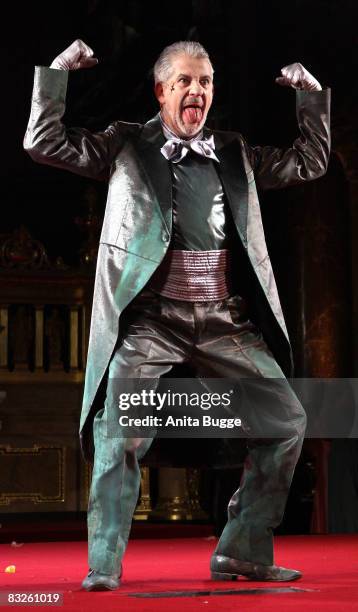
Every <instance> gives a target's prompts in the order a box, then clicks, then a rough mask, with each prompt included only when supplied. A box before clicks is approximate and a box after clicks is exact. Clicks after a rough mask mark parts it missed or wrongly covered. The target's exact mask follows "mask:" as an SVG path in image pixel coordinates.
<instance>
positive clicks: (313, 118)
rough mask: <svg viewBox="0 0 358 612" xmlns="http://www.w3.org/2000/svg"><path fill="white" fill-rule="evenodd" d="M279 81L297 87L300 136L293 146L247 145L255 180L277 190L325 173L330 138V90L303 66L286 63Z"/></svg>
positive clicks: (265, 187)
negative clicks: (324, 87)
mask: <svg viewBox="0 0 358 612" xmlns="http://www.w3.org/2000/svg"><path fill="white" fill-rule="evenodd" d="M276 82H277V83H278V84H280V85H284V86H290V87H293V88H294V89H296V90H297V91H296V114H297V121H298V127H299V130H300V136H299V138H297V139H296V140H295V141H294V143H293V145H292V147H290V148H288V149H281V148H278V147H272V146H257V147H250V146H249V145H246V152H247V154H248V156H249V159H250V162H251V165H252V168H253V170H254V173H255V177H256V181H257V183H258V185H259V187H260V188H262V189H278V188H281V187H287V186H289V185H294V184H295V183H300V182H302V181H311V180H313V179H316V178H318V177H320V176H322V175H323V174H325V172H326V170H327V166H328V160H329V153H330V146H331V138H330V93H331V92H330V89H325V90H322V87H321V85H320V84H319V82H318V81H317V80H316V79H315V78H314V77H313V76H312V75H311V74H310V73H309V72H308V71H307V70H306V69H305V68H304V67H303V66H302V64H299V63H295V64H290V65H289V66H285V67H284V68H282V70H281V76H280V77H277V79H276Z"/></svg>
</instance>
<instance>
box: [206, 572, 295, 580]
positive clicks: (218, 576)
mask: <svg viewBox="0 0 358 612" xmlns="http://www.w3.org/2000/svg"><path fill="white" fill-rule="evenodd" d="M240 576H243V577H244V578H247V579H248V580H254V581H255V582H292V581H293V580H298V579H299V578H301V575H298V576H292V578H262V577H261V578H260V577H258V576H252V575H248V574H227V573H225V572H211V580H230V581H234V580H237V579H238V578H239V577H240Z"/></svg>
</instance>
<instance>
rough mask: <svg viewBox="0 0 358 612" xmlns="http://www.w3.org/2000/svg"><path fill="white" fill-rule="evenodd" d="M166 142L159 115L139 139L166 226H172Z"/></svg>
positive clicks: (141, 152) (139, 147)
mask: <svg viewBox="0 0 358 612" xmlns="http://www.w3.org/2000/svg"><path fill="white" fill-rule="evenodd" d="M164 143H165V138H164V135H163V132H162V126H161V123H160V119H159V115H156V117H154V118H153V119H151V120H150V121H148V123H146V124H145V125H144V127H143V129H142V131H141V133H140V135H139V138H138V141H137V150H138V154H139V158H140V162H141V164H142V166H143V168H144V170H145V173H146V175H147V177H148V181H149V183H150V184H151V185H152V188H153V192H154V194H155V196H156V199H157V204H158V205H159V209H160V212H161V216H162V218H163V221H164V223H165V225H166V228H167V230H168V232H169V234H170V233H171V227H172V179H171V173H170V165H169V162H168V160H166V159H165V157H164V156H163V155H162V153H161V152H160V149H161V147H162V146H163V144H164Z"/></svg>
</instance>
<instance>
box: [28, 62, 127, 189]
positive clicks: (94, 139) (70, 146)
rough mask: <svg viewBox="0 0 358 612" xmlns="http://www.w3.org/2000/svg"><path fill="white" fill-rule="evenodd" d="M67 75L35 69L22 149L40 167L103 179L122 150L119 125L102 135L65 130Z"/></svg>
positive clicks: (80, 129) (48, 69)
mask: <svg viewBox="0 0 358 612" xmlns="http://www.w3.org/2000/svg"><path fill="white" fill-rule="evenodd" d="M67 81H68V72H67V71H65V70H54V69H51V68H45V67H42V66H41V67H40V66H37V67H36V68H35V80H34V88H33V94H32V103H31V113H30V119H29V123H28V126H27V130H26V134H25V138H24V149H25V150H26V151H27V152H28V153H29V155H30V156H31V158H32V159H33V160H34V161H36V162H40V163H43V164H48V165H50V166H55V167H57V168H62V169H64V170H70V171H71V172H75V173H76V174H81V175H83V176H87V177H91V178H102V176H103V174H106V173H107V171H108V166H110V164H111V162H112V160H113V158H114V156H115V155H116V153H117V152H118V150H119V149H120V147H121V140H122V138H121V135H120V122H119V121H118V122H115V123H113V124H112V125H110V126H108V128H107V129H106V130H104V131H103V132H97V133H92V132H90V131H89V130H86V129H83V128H69V129H67V128H66V127H65V125H64V123H63V122H62V118H63V115H64V112H65V100H66V91H67Z"/></svg>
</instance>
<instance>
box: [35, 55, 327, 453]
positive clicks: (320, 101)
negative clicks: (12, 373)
mask: <svg viewBox="0 0 358 612" xmlns="http://www.w3.org/2000/svg"><path fill="white" fill-rule="evenodd" d="M67 78H68V73H67V72H66V71H60V70H53V69H50V68H44V67H37V68H36V69H35V83H34V90H33V98H32V107H31V115H30V120H29V124H28V128H27V131H26V135H25V140H24V147H25V149H26V150H27V151H28V153H29V154H30V156H31V157H32V159H34V160H35V161H37V162H40V163H44V164H49V165H51V166H56V167H58V168H63V169H66V170H70V171H72V172H75V173H77V174H81V175H83V176H88V177H91V178H96V177H98V178H99V177H102V176H103V175H104V174H106V173H109V189H108V199H107V205H106V212H105V217H104V222H103V228H102V234H101V238H100V245H99V252H98V261H97V272H96V280H95V289H94V298H93V310H92V320H91V331H90V340H89V348H88V360H87V368H86V379H85V390H84V399H83V407H82V414H81V422H80V432H81V434H82V448H83V450H84V454H85V456H87V457H88V456H90V455H91V448H90V447H91V444H90V438H89V436H88V435H87V434H88V433H89V432H91V429H92V428H91V427H89V426H88V425H89V424H90V422H91V419H88V418H87V417H88V416H89V414H90V412H91V414H93V412H94V411H95V408H93V410H92V411H91V408H92V406H93V407H94V401H95V398H96V395H97V392H98V389H99V386H100V383H101V381H102V379H103V377H104V375H105V373H106V370H107V366H108V363H109V361H110V358H111V355H112V352H113V349H114V347H115V344H116V342H117V338H118V334H119V331H120V316H121V313H122V312H123V310H124V308H125V307H126V306H127V305H128V304H129V303H130V302H131V300H133V298H135V296H136V295H137V294H138V293H139V292H140V291H141V289H142V288H143V287H144V285H145V284H146V283H147V282H148V280H149V278H150V277H151V275H152V274H153V273H154V271H155V270H156V268H157V267H158V265H159V264H160V262H161V261H162V259H163V257H164V255H165V253H166V251H167V249H168V245H169V241H170V236H171V229H172V201H171V187H172V185H171V173H170V166H169V163H168V161H167V160H166V159H165V158H164V157H163V155H162V154H161V152H160V147H161V146H162V145H163V144H164V142H165V140H164V137H163V135H162V130H161V125H160V121H159V117H158V116H157V117H155V118H154V119H152V120H151V121H149V122H148V123H146V124H145V125H140V124H133V123H125V122H123V121H115V122H114V123H113V124H111V125H110V126H109V127H108V128H107V129H106V130H105V131H103V132H98V133H91V132H89V131H88V130H86V129H79V128H70V129H68V128H66V127H65V125H64V124H63V123H62V116H63V114H64V110H65V97H66V89H67ZM296 101H297V118H298V124H299V129H300V136H299V138H297V140H295V142H294V143H293V145H292V147H291V148H288V149H285V150H282V149H278V148H275V147H271V146H257V147H251V146H249V145H248V144H247V143H246V142H245V140H244V139H243V137H242V136H241V135H240V134H239V133H235V132H221V131H215V132H214V138H215V144H216V154H217V157H218V158H219V160H220V164H219V171H220V176H221V180H222V183H223V187H224V190H225V193H226V196H227V199H228V202H229V205H230V207H231V211H232V214H233V218H234V221H235V225H236V228H237V231H238V234H239V236H240V239H241V241H242V244H243V246H244V248H245V250H246V252H247V255H248V260H249V262H250V263H251V266H252V269H253V271H254V274H253V277H254V278H255V282H256V284H257V288H256V293H255V296H256V297H255V300H256V301H257V306H258V308H257V317H256V321H255V322H256V323H258V325H259V326H260V328H261V330H262V332H263V334H264V337H265V338H266V341H267V342H268V344H269V346H270V348H271V350H272V352H273V353H274V355H275V357H276V359H277V361H278V362H279V363H280V365H281V367H282V368H283V369H284V371H286V372H290V362H291V352H290V345H289V340H288V336H287V330H286V326H285V322H284V318H283V314H282V310H281V306H280V301H279V297H278V293H277V288H276V283H275V279H274V275H273V271H272V267H271V263H270V259H269V255H268V253H267V247H266V242H265V236H264V231H263V227H262V220H261V214H260V205H259V201H258V197H257V191H256V184H257V185H258V186H259V187H260V188H261V189H272V188H280V187H286V186H288V185H292V184H295V183H299V182H301V181H309V180H312V179H315V178H317V177H319V176H322V175H323V174H324V173H325V172H326V169H327V164H328V158H329V151H330V133H329V109H330V90H324V91H320V92H306V91H297V92H296ZM205 133H206V134H207V135H209V134H210V133H211V131H210V130H208V129H206V128H205ZM85 425H86V427H85Z"/></svg>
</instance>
